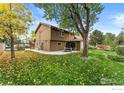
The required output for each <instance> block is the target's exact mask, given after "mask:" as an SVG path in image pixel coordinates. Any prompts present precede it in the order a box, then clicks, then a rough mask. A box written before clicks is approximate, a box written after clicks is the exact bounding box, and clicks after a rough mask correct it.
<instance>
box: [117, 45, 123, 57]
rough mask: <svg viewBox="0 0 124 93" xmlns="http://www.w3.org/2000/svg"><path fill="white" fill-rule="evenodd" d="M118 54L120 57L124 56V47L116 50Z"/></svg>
mask: <svg viewBox="0 0 124 93" xmlns="http://www.w3.org/2000/svg"><path fill="white" fill-rule="evenodd" d="M116 53H117V54H118V55H122V56H123V55H124V46H118V47H117V48H116Z"/></svg>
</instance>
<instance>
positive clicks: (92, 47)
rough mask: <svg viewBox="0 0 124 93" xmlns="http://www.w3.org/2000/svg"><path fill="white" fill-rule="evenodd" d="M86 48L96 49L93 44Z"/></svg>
mask: <svg viewBox="0 0 124 93" xmlns="http://www.w3.org/2000/svg"><path fill="white" fill-rule="evenodd" d="M88 48H89V49H96V47H95V46H91V45H89V46H88Z"/></svg>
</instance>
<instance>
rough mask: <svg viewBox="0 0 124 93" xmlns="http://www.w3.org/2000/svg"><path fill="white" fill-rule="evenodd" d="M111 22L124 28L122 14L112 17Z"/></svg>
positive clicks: (123, 14)
mask: <svg viewBox="0 0 124 93" xmlns="http://www.w3.org/2000/svg"><path fill="white" fill-rule="evenodd" d="M112 20H113V21H114V23H115V24H116V25H118V26H124V13H121V14H117V15H115V16H114V17H112Z"/></svg>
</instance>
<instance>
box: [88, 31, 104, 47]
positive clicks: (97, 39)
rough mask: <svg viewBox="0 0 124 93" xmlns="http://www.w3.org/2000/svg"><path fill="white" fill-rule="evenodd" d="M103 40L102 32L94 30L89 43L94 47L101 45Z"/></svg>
mask: <svg viewBox="0 0 124 93" xmlns="http://www.w3.org/2000/svg"><path fill="white" fill-rule="evenodd" d="M103 39H104V36H103V32H101V31H100V30H97V29H96V30H94V31H93V32H92V33H91V35H90V41H89V43H90V44H91V45H93V46H96V44H102V43H103Z"/></svg>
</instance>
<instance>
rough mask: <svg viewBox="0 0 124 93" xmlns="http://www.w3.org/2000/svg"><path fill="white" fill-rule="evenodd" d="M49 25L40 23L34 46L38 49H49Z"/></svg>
mask: <svg viewBox="0 0 124 93" xmlns="http://www.w3.org/2000/svg"><path fill="white" fill-rule="evenodd" d="M50 34H51V29H50V26H46V25H41V26H40V27H39V29H38V31H37V33H36V41H35V48H36V49H39V50H46V51H49V50H50V39H51V35H50Z"/></svg>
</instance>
